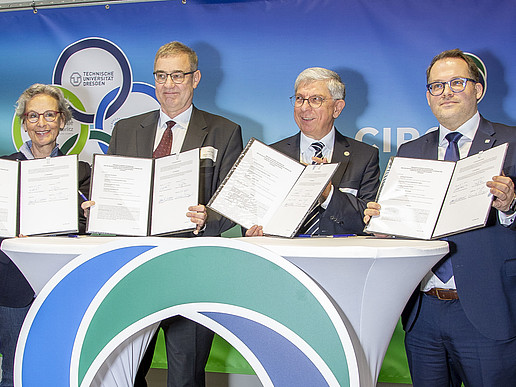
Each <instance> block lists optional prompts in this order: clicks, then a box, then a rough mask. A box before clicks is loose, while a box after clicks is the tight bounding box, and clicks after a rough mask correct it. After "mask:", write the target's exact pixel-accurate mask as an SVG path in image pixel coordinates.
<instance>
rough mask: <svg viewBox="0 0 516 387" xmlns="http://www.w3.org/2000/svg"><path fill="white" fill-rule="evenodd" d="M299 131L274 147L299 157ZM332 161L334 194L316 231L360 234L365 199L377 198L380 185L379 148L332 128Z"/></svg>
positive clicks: (326, 233)
mask: <svg viewBox="0 0 516 387" xmlns="http://www.w3.org/2000/svg"><path fill="white" fill-rule="evenodd" d="M300 139H301V134H300V133H298V134H296V135H294V136H292V137H289V138H286V139H284V140H281V141H278V142H276V143H274V144H272V145H271V147H273V148H274V149H277V150H279V151H280V152H282V153H284V154H286V155H287V156H290V157H292V158H294V159H296V160H299V144H300V141H301V140H300ZM331 161H332V162H340V166H339V169H338V170H337V172H336V173H335V175H334V176H333V180H332V184H333V188H334V189H333V196H332V198H331V200H330V203H329V205H328V207H327V208H326V211H324V212H323V214H322V216H321V218H320V221H319V233H320V234H322V235H332V234H349V233H351V234H363V230H364V226H365V225H364V222H363V217H364V209H365V207H366V205H367V202H369V201H373V200H375V198H376V193H377V191H378V187H379V185H380V180H379V178H380V167H379V164H378V149H377V148H375V147H373V146H371V145H368V144H365V143H363V142H360V141H357V140H354V139H352V138H349V137H346V136H344V135H342V134H341V133H340V132H338V131H337V130H336V131H335V144H334V148H333V155H332V160H331ZM341 189H344V190H345V189H351V190H356V192H357V194H356V195H353V194H351V193H349V192H342V191H341Z"/></svg>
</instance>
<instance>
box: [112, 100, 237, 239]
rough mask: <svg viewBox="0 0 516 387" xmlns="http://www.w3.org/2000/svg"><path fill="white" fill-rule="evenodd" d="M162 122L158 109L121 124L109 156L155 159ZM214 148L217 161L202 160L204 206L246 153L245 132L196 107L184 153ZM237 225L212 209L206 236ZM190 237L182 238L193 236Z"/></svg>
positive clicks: (184, 143) (117, 128)
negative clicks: (156, 137) (158, 127)
mask: <svg viewBox="0 0 516 387" xmlns="http://www.w3.org/2000/svg"><path fill="white" fill-rule="evenodd" d="M158 120H159V110H155V111H151V112H148V113H144V114H140V115H137V116H134V117H129V118H126V119H122V120H120V121H118V122H117V123H116V125H115V127H114V128H113V133H112V136H111V141H110V143H109V149H108V152H107V153H108V154H112V155H122V156H132V157H145V158H150V157H152V151H153V149H154V138H155V136H156V129H157V126H158ZM210 146H211V147H213V148H215V149H217V158H216V160H215V161H213V160H212V159H210V158H204V159H201V165H200V175H199V186H200V187H199V201H200V203H201V204H204V205H205V204H206V203H208V201H209V200H210V198H211V197H212V195H213V194H214V193H215V191H216V190H217V187H218V186H219V185H220V183H221V182H222V180H223V179H224V177H226V175H227V173H228V172H229V170H230V169H231V167H232V166H233V164H234V163H235V161H236V160H237V158H238V156H239V155H240V153H241V152H242V130H241V128H240V126H239V125H237V124H235V123H234V122H232V121H230V120H228V119H226V118H224V117H221V116H217V115H214V114H211V113H208V112H205V111H202V110H199V109H197V108H195V106H194V107H193V111H192V116H191V118H190V123H189V124H188V129H187V131H186V137H185V140H184V142H183V146H182V147H181V152H185V151H187V150H191V149H195V148H202V147H210ZM193 204H194V203H192V205H193ZM185 216H186V215H185ZM233 226H234V223H232V222H231V221H229V220H228V219H226V218H224V217H222V216H220V215H219V214H217V213H215V212H213V211H211V210H209V209H208V220H207V222H206V228H205V230H204V232H203V235H204V236H218V235H220V234H221V233H222V232H224V231H226V230H228V229H229V228H231V227H233ZM190 234H191V233H190ZM190 234H188V235H186V234H185V235H183V234H181V235H180V236H191V235H190ZM192 235H193V234H192Z"/></svg>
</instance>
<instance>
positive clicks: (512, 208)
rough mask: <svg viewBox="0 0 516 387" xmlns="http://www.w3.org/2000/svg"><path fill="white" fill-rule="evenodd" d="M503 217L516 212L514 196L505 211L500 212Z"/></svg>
mask: <svg viewBox="0 0 516 387" xmlns="http://www.w3.org/2000/svg"><path fill="white" fill-rule="evenodd" d="M502 212H503V213H504V214H505V215H508V216H511V215H512V214H514V213H515V212H516V196H515V197H514V198H513V199H512V202H511V204H510V205H509V208H508V209H507V211H502Z"/></svg>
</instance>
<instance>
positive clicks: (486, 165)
mask: <svg viewBox="0 0 516 387" xmlns="http://www.w3.org/2000/svg"><path fill="white" fill-rule="evenodd" d="M507 147H508V144H507V143H505V144H502V145H499V146H496V147H494V148H491V149H489V150H486V151H482V152H479V153H477V154H474V155H471V156H468V157H466V158H464V159H461V160H459V161H457V162H455V161H439V160H424V159H412V158H405V157H393V158H391V160H390V161H389V164H388V165H387V168H386V170H385V173H384V176H383V178H382V182H381V184H380V189H379V191H378V196H377V200H376V201H377V202H378V203H379V204H380V205H381V210H380V216H377V217H373V218H372V219H371V221H370V222H369V224H368V225H367V226H366V228H365V231H366V232H369V233H376V234H388V235H396V236H402V237H408V238H419V239H435V238H441V237H443V236H446V235H451V234H457V233H460V232H464V231H468V230H472V229H475V228H479V227H483V226H485V224H486V221H487V217H488V216H489V211H490V209H491V202H492V200H493V198H492V195H491V194H490V192H489V188H488V187H487V186H486V183H487V182H488V181H490V180H491V179H492V178H493V176H498V175H500V174H501V171H502V167H503V163H504V160H505V154H506V152H507Z"/></svg>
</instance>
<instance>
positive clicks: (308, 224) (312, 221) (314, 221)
mask: <svg viewBox="0 0 516 387" xmlns="http://www.w3.org/2000/svg"><path fill="white" fill-rule="evenodd" d="M310 146H311V147H312V148H313V149H314V150H315V154H314V157H318V158H320V159H322V158H323V154H322V149H323V148H324V144H323V143H322V142H320V141H317V142H314V143H312V144H311V145H310ZM312 164H317V163H316V162H315V161H312ZM323 212H324V209H323V208H322V207H321V206H320V205H319V204H318V205H316V206H315V207H314V208H313V209H312V211H310V213H309V214H308V216H307V217H306V220H305V222H304V223H303V225H302V226H301V227H300V229H299V231H298V235H299V234H305V235H316V234H317V232H318V231H319V219H320V217H321V214H322V213H323Z"/></svg>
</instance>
